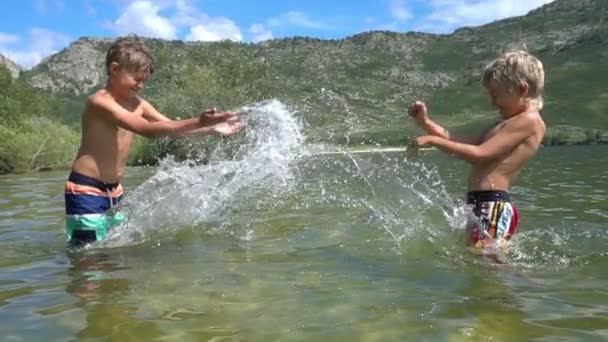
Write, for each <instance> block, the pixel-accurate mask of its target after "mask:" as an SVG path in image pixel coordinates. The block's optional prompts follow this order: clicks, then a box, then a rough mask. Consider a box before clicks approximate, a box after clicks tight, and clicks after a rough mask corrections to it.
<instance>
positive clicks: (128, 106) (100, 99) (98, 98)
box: [86, 89, 145, 112]
mask: <svg viewBox="0 0 608 342" xmlns="http://www.w3.org/2000/svg"><path fill="white" fill-rule="evenodd" d="M142 103H145V102H144V100H143V99H142V98H140V97H139V96H135V97H134V98H133V99H131V101H129V102H128V103H119V102H117V101H116V99H115V98H114V97H113V96H112V95H111V94H110V93H109V92H108V91H107V90H105V89H101V90H98V91H97V92H95V93H94V94H92V95H91V96H89V97H88V98H87V104H86V105H87V107H88V108H90V109H94V110H99V111H105V112H113V111H116V110H117V109H118V108H120V109H121V110H127V111H132V110H133V109H134V108H137V107H138V106H139V105H141V104H142Z"/></svg>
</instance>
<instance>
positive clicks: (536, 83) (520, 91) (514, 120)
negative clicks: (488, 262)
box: [409, 51, 545, 247]
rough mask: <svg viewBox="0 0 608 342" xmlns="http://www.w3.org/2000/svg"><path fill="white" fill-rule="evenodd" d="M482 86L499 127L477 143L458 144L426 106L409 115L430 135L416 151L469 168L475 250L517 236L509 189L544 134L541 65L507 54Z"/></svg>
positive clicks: (518, 53)
mask: <svg viewBox="0 0 608 342" xmlns="http://www.w3.org/2000/svg"><path fill="white" fill-rule="evenodd" d="M482 84H483V86H484V88H485V89H486V90H487V92H488V95H489V96H490V99H491V100H492V104H493V105H494V106H495V107H496V108H497V109H498V110H499V112H500V115H501V119H502V120H501V122H500V123H498V124H497V125H496V126H494V127H492V128H491V129H489V130H488V131H486V132H484V133H483V134H481V135H480V136H479V137H477V138H474V139H457V138H455V137H452V136H451V135H450V133H449V132H448V131H447V130H445V129H444V128H442V127H441V126H439V125H438V124H436V123H435V122H433V121H432V120H431V119H430V118H429V116H428V113H427V108H426V105H425V104H424V103H422V102H414V103H413V104H412V105H411V106H410V108H409V114H410V116H412V117H413V118H414V120H415V122H416V123H417V124H418V126H420V127H421V128H422V129H424V130H425V131H426V132H427V133H428V134H429V135H425V136H420V137H418V138H416V141H415V143H416V145H417V146H425V145H432V146H435V147H437V148H438V149H440V150H442V151H444V152H447V153H449V154H452V155H454V156H456V157H458V158H461V159H464V160H465V161H467V162H468V163H469V164H471V172H470V175H469V178H468V193H467V197H466V198H467V203H468V204H469V205H470V206H471V207H472V209H473V213H474V215H475V216H476V217H477V220H475V223H474V224H472V225H471V227H470V229H471V235H470V237H471V243H472V244H473V245H475V246H476V247H485V246H492V245H495V244H496V243H505V242H506V241H508V240H509V239H510V238H511V237H512V236H513V234H515V233H516V232H517V229H518V228H517V224H518V212H517V209H516V208H515V207H514V206H513V204H512V203H511V200H510V197H509V193H508V191H509V188H510V187H511V183H512V182H513V180H514V179H515V178H516V176H517V174H518V173H519V172H520V171H521V169H522V168H523V167H524V165H525V164H526V162H528V161H529V160H530V159H531V158H532V157H533V156H534V155H535V154H536V152H537V150H538V148H539V146H540V144H541V142H542V139H543V136H544V134H545V123H544V122H543V119H542V117H541V115H540V113H539V111H540V110H541V109H542V107H543V98H542V95H543V88H544V70H543V65H542V63H541V62H540V61H539V60H538V59H537V58H536V57H534V56H532V55H531V54H529V53H527V52H524V51H515V52H508V53H505V54H504V55H502V56H501V57H499V58H497V59H496V60H494V61H492V62H491V63H490V64H488V65H487V66H486V68H485V70H484V73H483V78H482Z"/></svg>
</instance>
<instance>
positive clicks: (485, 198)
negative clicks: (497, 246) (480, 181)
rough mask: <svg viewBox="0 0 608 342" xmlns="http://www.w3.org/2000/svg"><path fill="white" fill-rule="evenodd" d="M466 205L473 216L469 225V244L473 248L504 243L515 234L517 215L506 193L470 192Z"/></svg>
mask: <svg viewBox="0 0 608 342" xmlns="http://www.w3.org/2000/svg"><path fill="white" fill-rule="evenodd" d="M467 204H468V205H469V206H470V207H471V209H472V210H473V214H474V215H475V219H474V220H473V222H471V223H470V224H469V228H470V229H471V236H470V243H471V244H472V245H474V246H475V247H483V246H486V245H489V244H493V243H495V242H506V241H508V240H509V239H511V237H512V236H513V235H514V234H515V233H517V229H518V228H517V224H518V222H519V213H518V212H517V209H516V208H515V206H514V205H513V204H512V203H511V200H510V198H509V194H508V193H507V192H506V191H471V192H469V193H467Z"/></svg>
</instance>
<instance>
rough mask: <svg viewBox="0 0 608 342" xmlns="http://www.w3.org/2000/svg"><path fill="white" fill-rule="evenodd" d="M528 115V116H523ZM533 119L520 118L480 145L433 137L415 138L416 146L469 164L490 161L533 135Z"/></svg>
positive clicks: (529, 117)
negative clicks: (432, 148) (433, 147)
mask: <svg viewBox="0 0 608 342" xmlns="http://www.w3.org/2000/svg"><path fill="white" fill-rule="evenodd" d="M524 115H528V114H524ZM533 120H534V118H532V117H531V116H528V117H525V118H524V117H522V118H521V119H520V120H517V121H513V122H510V123H509V124H507V125H505V127H503V128H502V129H500V130H499V131H498V132H497V133H496V135H494V136H493V137H491V138H490V139H488V140H487V141H485V142H484V143H482V144H481V145H471V144H464V143H460V142H456V141H452V140H449V139H445V138H442V137H438V136H433V135H425V136H421V137H418V138H416V143H417V145H418V146H424V145H433V146H436V147H437V148H439V149H440V150H443V151H445V152H447V153H450V154H454V155H456V156H457V157H459V158H462V159H464V160H466V161H468V162H469V163H472V164H474V163H477V162H480V161H484V160H491V159H496V158H498V157H500V156H501V155H503V154H505V153H507V152H509V151H511V150H513V149H514V148H515V147H516V146H518V145H519V144H521V143H522V142H523V141H524V140H525V139H527V138H529V137H530V136H532V135H533V134H534V127H535V123H534V121H533Z"/></svg>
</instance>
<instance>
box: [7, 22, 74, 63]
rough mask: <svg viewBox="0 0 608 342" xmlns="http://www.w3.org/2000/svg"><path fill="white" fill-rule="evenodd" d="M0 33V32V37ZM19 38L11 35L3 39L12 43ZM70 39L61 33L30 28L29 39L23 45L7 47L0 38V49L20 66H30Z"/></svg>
mask: <svg viewBox="0 0 608 342" xmlns="http://www.w3.org/2000/svg"><path fill="white" fill-rule="evenodd" d="M2 35H3V34H0V37H2ZM9 36H11V35H9ZM15 39H16V40H15ZM20 40H21V39H19V37H17V36H12V37H10V40H8V41H7V40H5V41H4V43H5V44H9V43H10V44H14V43H17V42H18V41H20ZM70 41H71V38H70V37H68V36H66V35H64V34H62V33H59V32H55V31H51V30H47V29H43V28H32V29H30V32H29V39H28V41H27V43H26V45H25V46H23V47H20V48H13V47H12V48H7V47H6V46H5V44H3V42H2V40H1V39H0V51H1V52H2V53H3V54H5V55H7V56H8V57H9V58H10V59H12V60H13V61H15V62H17V63H18V64H19V65H21V66H22V67H25V68H31V67H33V66H34V65H36V64H38V63H39V62H40V61H41V60H42V59H44V58H45V57H47V56H49V55H51V54H53V53H55V52H57V51H59V50H60V49H62V48H64V47H66V46H67V45H68V44H69V43H70Z"/></svg>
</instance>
